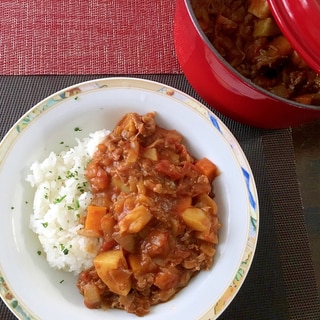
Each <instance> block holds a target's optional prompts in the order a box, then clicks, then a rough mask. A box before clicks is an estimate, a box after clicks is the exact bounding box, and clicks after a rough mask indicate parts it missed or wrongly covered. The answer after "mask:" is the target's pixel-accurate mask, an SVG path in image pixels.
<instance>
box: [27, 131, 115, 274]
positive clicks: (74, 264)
mask: <svg viewBox="0 0 320 320" xmlns="http://www.w3.org/2000/svg"><path fill="white" fill-rule="evenodd" d="M108 133H109V132H108V131H106V130H100V131H97V132H95V133H92V134H90V135H89V137H88V138H85V139H83V140H79V139H76V142H77V145H76V146H75V147H73V148H70V149H69V150H66V151H63V152H61V153H60V154H55V153H54V152H51V153H50V154H49V156H48V157H47V158H46V159H45V160H43V161H42V162H39V161H36V162H35V163H33V164H32V165H31V168H30V170H31V171H32V174H30V175H28V176H27V178H26V180H27V181H28V182H30V184H31V186H32V187H34V188H36V190H35V196H34V202H33V213H32V214H31V218H30V227H31V229H32V230H33V231H34V232H35V233H36V234H37V235H38V237H39V240H40V243H41V245H42V248H43V251H44V252H45V254H46V258H47V261H48V263H49V265H50V266H51V267H53V268H56V269H59V270H65V271H68V272H74V273H75V274H78V273H80V272H81V271H82V270H84V269H86V268H89V267H90V266H92V261H93V258H94V257H95V256H96V254H97V250H98V247H99V241H98V239H95V238H88V237H84V236H81V235H78V234H77V231H78V230H79V229H81V228H82V227H83V225H82V224H81V223H80V217H81V216H84V215H85V213H86V208H87V206H88V205H89V204H90V202H91V199H92V194H91V192H90V187H89V184H88V182H87V180H86V178H85V176H84V173H85V167H86V165H87V163H88V162H89V160H90V159H91V158H92V155H93V153H94V151H95V148H96V146H97V145H98V144H99V143H100V142H101V140H102V139H103V138H104V137H105V136H106V135H107V134H108ZM41 252H42V251H41ZM39 254H40V252H39Z"/></svg>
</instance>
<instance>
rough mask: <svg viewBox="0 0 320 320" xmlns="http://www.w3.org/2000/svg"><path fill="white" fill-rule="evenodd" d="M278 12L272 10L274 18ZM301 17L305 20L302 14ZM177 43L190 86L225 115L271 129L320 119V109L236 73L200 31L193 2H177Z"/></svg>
mask: <svg viewBox="0 0 320 320" xmlns="http://www.w3.org/2000/svg"><path fill="white" fill-rule="evenodd" d="M269 1H270V0H269ZM277 1H279V0H277ZM298 9H299V10H300V11H301V8H298ZM275 11H276V8H273V9H272V12H273V14H274V15H275ZM318 13H319V11H318ZM300 17H301V19H302V18H303V19H304V17H303V15H301V12H300ZM318 17H320V15H318ZM275 19H276V20H277V18H276V17H275ZM318 20H319V21H320V19H318ZM289 22H290V21H289ZM289 22H288V23H289ZM290 23H291V22H290ZM283 27H284V26H281V28H283ZM315 30H319V29H315ZM315 33H317V31H315ZM174 41H175V49H176V54H177V57H178V60H179V63H180V65H181V68H182V71H183V73H184V74H185V76H186V78H187V79H188V81H189V83H190V84H191V85H192V87H193V88H194V89H195V91H196V92H197V93H198V94H199V95H200V96H201V97H202V98H203V99H204V100H205V101H206V102H207V103H208V104H209V105H211V106H212V108H214V109H216V110H217V111H219V112H221V113H222V114H224V115H226V116H228V117H230V118H232V119H234V120H236V121H239V122H242V123H244V124H248V125H251V126H255V127H260V128H269V129H275V128H287V127H290V126H297V125H300V124H303V123H306V122H309V121H311V120H315V119H320V107H316V106H308V105H304V104H300V103H296V102H293V101H290V100H287V99H283V98H280V97H278V96H276V95H274V94H272V93H270V92H268V91H266V90H264V89H262V88H260V87H258V86H256V85H254V84H253V83H252V82H250V81H249V80H247V79H246V78H245V77H243V76H242V75H241V74H240V73H238V72H237V71H236V70H235V69H233V68H232V67H231V66H230V65H229V64H228V62H226V60H225V59H223V58H222V57H221V55H220V54H219V53H218V52H217V50H216V49H215V48H214V47H213V46H212V44H211V43H210V41H209V40H208V39H207V37H206V36H205V34H204V33H203V31H202V30H201V28H200V26H199V24H198V22H197V19H196V17H195V15H194V13H193V10H192V6H191V3H190V0H177V1H176V12H175V21H174ZM298 52H299V51H298ZM299 53H300V52H299ZM316 57H318V55H316Z"/></svg>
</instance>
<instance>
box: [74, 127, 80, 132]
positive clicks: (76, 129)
mask: <svg viewBox="0 0 320 320" xmlns="http://www.w3.org/2000/svg"><path fill="white" fill-rule="evenodd" d="M74 131H82V129H80V128H79V127H75V128H74Z"/></svg>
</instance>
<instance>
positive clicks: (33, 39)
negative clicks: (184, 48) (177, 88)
mask: <svg viewBox="0 0 320 320" xmlns="http://www.w3.org/2000/svg"><path fill="white" fill-rule="evenodd" d="M174 9H175V1H172V0H161V1H146V0H139V1H132V0H87V1H82V0H46V1H43V0H10V1H9V0H2V1H1V2H0V12H1V17H0V61H1V64H0V74H3V75H31V74H130V73H131V74H137V73H140V74H148V73H180V72H181V70H180V67H179V63H178V61H177V58H176V55H175V51H174V45H173V20H174Z"/></svg>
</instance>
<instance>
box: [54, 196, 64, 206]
mask: <svg viewBox="0 0 320 320" xmlns="http://www.w3.org/2000/svg"><path fill="white" fill-rule="evenodd" d="M65 197H66V195H64V196H62V197H60V198H56V199H54V200H53V203H54V204H57V203H61V202H62V201H63V199H65Z"/></svg>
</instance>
